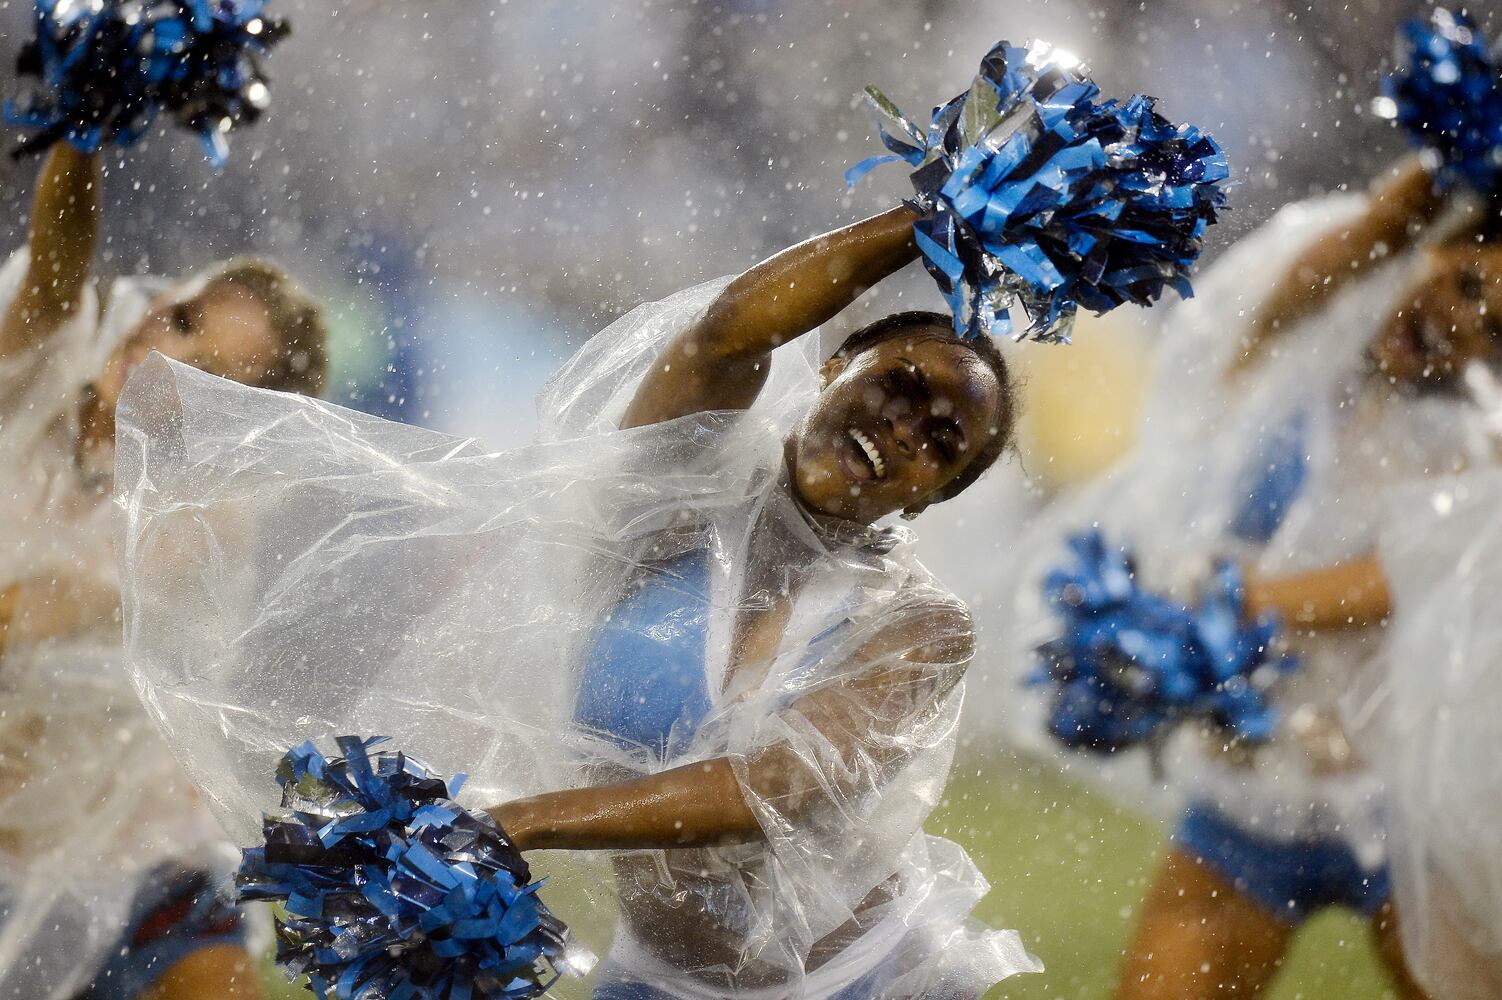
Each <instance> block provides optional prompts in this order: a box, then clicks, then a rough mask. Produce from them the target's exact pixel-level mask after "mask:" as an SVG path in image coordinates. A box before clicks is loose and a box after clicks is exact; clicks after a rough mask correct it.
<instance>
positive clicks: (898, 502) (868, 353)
mask: <svg viewBox="0 0 1502 1000" xmlns="http://www.w3.org/2000/svg"><path fill="white" fill-rule="evenodd" d="M824 377H825V380H826V381H825V386H824V390H823V392H821V393H820V395H819V400H818V402H817V403H816V404H815V405H814V407H813V409H812V410H810V411H809V413H808V414H807V416H805V417H804V419H803V422H802V424H801V425H800V426H799V428H798V430H797V431H795V432H794V434H793V436H792V438H791V439H790V440H789V442H788V445H789V448H788V450H789V465H790V468H791V471H792V474H793V480H794V483H795V488H796V489H797V490H798V494H799V496H800V498H801V499H802V500H803V502H804V503H806V504H807V505H808V506H810V507H812V508H813V509H814V510H817V511H820V512H822V513H825V514H830V515H832V516H835V517H841V518H845V519H847V520H852V521H861V522H864V523H868V524H869V523H871V522H873V521H875V520H877V519H878V518H881V517H884V516H886V515H887V514H891V513H895V512H896V511H899V510H905V509H908V508H921V507H923V506H924V504H925V503H927V502H929V501H930V499H931V498H933V497H934V496H935V494H937V493H939V492H940V491H941V490H942V489H943V488H944V487H945V486H946V485H948V484H949V483H950V482H952V481H953V480H954V479H955V477H957V476H958V475H960V473H961V472H963V471H964V469H965V467H966V466H967V465H968V464H969V463H970V462H971V461H972V460H973V459H974V457H975V456H976V455H977V454H979V453H980V452H981V450H982V446H983V445H984V444H985V443H986V442H987V440H988V439H989V438H990V437H991V435H992V434H994V433H996V427H995V425H996V422H997V414H998V412H999V411H1000V407H1001V402H1002V396H1001V386H1000V385H999V384H998V382H997V379H996V374H995V373H994V372H993V371H992V370H991V369H990V368H989V367H988V366H987V365H986V364H985V363H984V362H982V361H981V360H980V359H979V358H977V357H976V356H975V353H974V352H973V351H971V350H970V349H969V348H967V347H964V346H963V345H960V344H956V343H954V342H952V341H946V340H941V339H936V338H932V337H925V336H923V335H922V334H921V333H919V334H916V335H914V336H913V337H897V338H895V339H892V340H887V341H883V342H881V343H878V344H876V345H874V346H872V347H870V348H868V349H866V350H864V351H861V352H859V353H858V354H856V355H854V356H853V357H850V358H848V359H841V358H834V359H831V360H830V361H829V362H828V363H827V364H826V365H825V368H824Z"/></svg>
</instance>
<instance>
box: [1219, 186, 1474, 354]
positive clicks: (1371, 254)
mask: <svg viewBox="0 0 1502 1000" xmlns="http://www.w3.org/2000/svg"><path fill="white" fill-rule="evenodd" d="M1443 204H1444V199H1443V197H1442V196H1441V195H1440V194H1439V193H1438V192H1436V190H1435V188H1434V183H1433V181H1432V179H1431V178H1430V175H1429V172H1428V171H1427V170H1425V169H1424V167H1423V165H1422V164H1421V163H1420V162H1419V160H1418V158H1417V157H1409V158H1407V159H1404V160H1403V161H1402V162H1400V163H1399V164H1398V166H1397V167H1396V168H1394V169H1393V170H1392V171H1391V172H1390V173H1389V174H1387V175H1385V176H1384V177H1382V178H1380V179H1379V180H1378V181H1377V182H1376V183H1375V184H1373V186H1372V191H1371V197H1370V204H1369V207H1368V208H1367V211H1366V212H1365V213H1363V214H1362V216H1361V217H1360V218H1358V219H1356V220H1355V221H1354V222H1352V223H1351V224H1349V225H1343V226H1341V227H1340V228H1338V229H1334V230H1331V231H1330V232H1328V233H1326V234H1325V235H1324V236H1322V237H1321V238H1320V239H1319V240H1317V241H1316V242H1315V243H1314V244H1312V245H1311V246H1309V247H1308V248H1306V249H1305V250H1304V252H1303V253H1301V254H1300V255H1299V256H1298V257H1297V258H1296V259H1295V260H1294V262H1293V265H1292V266H1291V267H1290V268H1289V269H1288V271H1287V272H1286V273H1285V274H1284V275H1283V277H1282V278H1281V279H1280V280H1279V281H1278V283H1277V284H1276V285H1274V286H1273V288H1272V290H1271V291H1270V292H1269V293H1268V295H1267V297H1266V298H1265V299H1263V300H1262V303H1261V305H1259V306H1258V307H1257V312H1256V314H1255V315H1254V316H1253V318H1252V323H1251V328H1250V331H1249V333H1248V335H1247V340H1246V342H1245V343H1244V344H1243V345H1242V346H1243V350H1242V353H1241V355H1240V357H1239V358H1238V359H1237V360H1236V362H1235V363H1234V364H1232V365H1231V367H1230V369H1229V370H1228V372H1227V374H1228V375H1235V374H1236V373H1237V372H1239V371H1241V370H1242V369H1244V368H1247V367H1249V366H1251V364H1252V363H1253V362H1255V361H1256V360H1257V359H1258V358H1260V357H1261V356H1262V355H1263V353H1264V352H1265V351H1266V349H1267V348H1268V346H1269V345H1270V344H1271V343H1272V342H1273V341H1274V340H1276V339H1277V337H1278V335H1279V334H1280V333H1281V332H1282V331H1283V330H1286V329H1288V328H1289V327H1290V326H1292V325H1293V324H1294V323H1296V322H1298V321H1299V320H1301V319H1303V318H1304V317H1305V316H1308V315H1309V314H1310V313H1312V312H1314V311H1315V310H1316V309H1318V308H1319V307H1320V306H1321V305H1323V304H1324V303H1325V302H1328V301H1329V300H1330V298H1331V296H1333V295H1334V294H1335V293H1336V292H1338V291H1339V290H1340V289H1342V288H1344V287H1345V286H1346V285H1347V284H1348V283H1349V282H1350V281H1351V280H1352V279H1354V278H1357V277H1360V276H1364V275H1365V274H1367V273H1368V272H1369V271H1370V270H1371V269H1372V268H1373V267H1375V266H1377V265H1379V264H1380V263H1382V262H1383V261H1384V260H1386V259H1387V258H1388V257H1390V256H1392V255H1393V254H1396V253H1398V252H1400V251H1402V250H1404V249H1406V248H1407V247H1408V246H1409V245H1411V244H1412V243H1413V240H1414V238H1415V236H1416V235H1417V234H1418V232H1419V230H1420V229H1422V227H1423V226H1424V225H1425V224H1426V223H1428V222H1429V221H1430V220H1432V219H1433V218H1434V216H1435V215H1436V214H1438V212H1439V209H1440V208H1441V207H1442V206H1443Z"/></svg>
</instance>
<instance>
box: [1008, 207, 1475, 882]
mask: <svg viewBox="0 0 1502 1000" xmlns="http://www.w3.org/2000/svg"><path fill="white" fill-rule="evenodd" d="M1364 204H1365V202H1364V200H1363V199H1362V198H1359V197H1351V196H1337V197H1330V198H1325V199H1320V200H1316V201H1314V202H1310V203H1305V204H1299V205H1294V206H1290V207H1288V208H1286V209H1284V210H1283V211H1282V212H1280V213H1279V214H1278V215H1277V216H1276V217H1275V218H1274V219H1273V220H1272V221H1271V222H1270V223H1269V224H1268V225H1266V226H1265V227H1264V228H1263V229H1262V230H1261V231H1259V232H1258V233H1256V234H1254V235H1253V236H1251V237H1249V238H1248V239H1245V240H1243V241H1242V242H1241V243H1240V244H1238V245H1237V246H1236V247H1234V248H1233V249H1232V250H1230V251H1229V252H1228V253H1227V254H1226V255H1225V257H1224V258H1223V259H1222V260H1221V261H1219V262H1218V263H1217V264H1216V265H1215V266H1214V267H1213V268H1212V269H1211V270H1210V271H1209V272H1208V273H1207V274H1206V275H1205V277H1204V278H1203V279H1202V280H1201V281H1200V282H1198V284H1197V289H1196V291H1197V296H1196V298H1195V299H1194V300H1193V301H1191V302H1188V303H1186V304H1184V305H1183V306H1182V307H1180V308H1179V309H1177V310H1176V311H1175V312H1174V313H1173V314H1172V317H1171V319H1170V320H1169V322H1168V323H1167V325H1166V329H1165V330H1164V332H1163V342H1162V352H1163V354H1162V358H1161V361H1160V367H1159V373H1158V377H1157V384H1156V388H1155V389H1154V394H1153V399H1152V401H1151V402H1150V404H1149V406H1148V408H1147V411H1146V413H1145V418H1144V422H1143V425H1142V431H1141V436H1140V441H1141V443H1140V444H1139V446H1138V448H1137V450H1136V452H1135V453H1134V454H1133V455H1131V456H1130V457H1129V458H1128V459H1127V460H1126V461H1124V462H1123V463H1122V464H1121V465H1120V466H1118V467H1117V468H1116V469H1115V470H1113V471H1112V472H1110V473H1108V474H1107V475H1105V476H1103V477H1102V479H1101V480H1100V481H1098V482H1096V483H1093V484H1091V485H1089V486H1087V487H1086V488H1084V489H1081V490H1078V491H1075V492H1073V493H1070V494H1067V495H1065V496H1063V497H1061V498H1060V499H1059V500H1058V501H1056V502H1055V503H1054V504H1053V505H1052V506H1051V507H1050V508H1049V509H1048V510H1047V512H1046V513H1045V514H1043V515H1042V516H1041V517H1040V518H1039V519H1038V520H1037V521H1035V522H1034V524H1033V526H1032V528H1031V529H1030V530H1029V532H1028V537H1029V542H1028V546H1027V552H1026V554H1025V555H1024V556H1023V559H1022V565H1023V567H1024V571H1023V574H1022V583H1021V585H1020V586H1019V587H1017V588H1016V589H1015V590H1014V591H1013V595H1014V596H1013V597H1012V598H1011V599H1010V600H1011V602H1012V610H1013V613H1014V614H1015V615H1016V619H1015V620H1014V621H1013V622H1012V623H1011V624H1010V627H1008V628H1006V629H1004V630H1002V631H1001V641H1002V643H1003V644H1004V649H1002V650H1000V651H999V656H1000V660H1001V662H1003V663H1005V664H1007V666H1008V669H1010V670H1012V671H1013V672H1014V675H1015V676H1017V677H1018V678H1019V679H1020V678H1021V677H1022V676H1023V675H1024V673H1025V672H1026V671H1027V670H1029V669H1030V668H1031V665H1032V664H1033V663H1035V662H1036V660H1035V657H1034V655H1033V653H1032V645H1033V644H1034V643H1036V642H1037V641H1038V640H1040V639H1041V638H1043V637H1045V636H1046V635H1047V634H1048V632H1049V630H1050V629H1052V628H1054V627H1055V626H1054V625H1053V623H1052V620H1051V618H1050V614H1049V612H1048V611H1047V610H1046V609H1045V608H1044V607H1043V604H1042V598H1041V588H1040V581H1041V579H1042V576H1043V574H1044V572H1046V570H1047V569H1048V568H1049V567H1051V566H1054V565H1057V564H1059V563H1060V562H1061V561H1062V560H1063V556H1064V547H1063V543H1064V539H1065V538H1066V537H1068V536H1069V535H1071V534H1074V533H1076V532H1079V531H1083V530H1087V529H1089V528H1090V527H1091V526H1092V525H1095V524H1098V525H1099V526H1100V527H1101V529H1102V530H1103V531H1104V533H1105V535H1106V538H1107V540H1108V541H1109V542H1112V543H1116V544H1123V545H1127V546H1130V547H1132V548H1133V549H1134V550H1135V553H1136V555H1137V557H1138V569H1139V574H1140V579H1141V580H1142V582H1143V585H1144V586H1146V587H1148V588H1150V589H1154V590H1160V591H1167V592H1169V593H1172V594H1174V595H1175V596H1177V597H1179V598H1180V599H1183V600H1186V601H1188V600H1192V599H1193V598H1194V597H1195V595H1196V591H1197V588H1198V586H1199V585H1200V583H1201V581H1203V580H1204V579H1205V578H1206V577H1207V576H1208V573H1209V569H1210V566H1211V564H1212V562H1213V560H1215V559H1216V558H1231V559H1235V560H1237V561H1239V562H1241V563H1243V564H1244V565H1247V566H1249V567H1250V568H1251V569H1252V571H1253V572H1255V573H1256V574H1258V575H1261V576H1277V575H1282V574H1286V573H1294V572H1298V571H1301V570H1306V569H1313V568H1317V567H1322V566H1327V565H1330V564H1334V563H1337V562H1340V561H1342V560H1346V559H1351V558H1356V557H1361V556H1364V555H1369V554H1371V553H1373V552H1374V551H1375V549H1376V544H1377V536H1378V531H1379V528H1380V526H1381V524H1382V522H1383V517H1384V510H1385V506H1384V504H1385V500H1384V498H1385V496H1386V491H1387V490H1388V489H1389V488H1390V487H1393V486H1396V485H1398V484H1402V483H1405V482H1407V481H1409V480H1411V479H1414V478H1423V477H1427V476H1432V475H1443V474H1447V473H1451V472H1454V471H1456V470H1458V469H1463V468H1470V467H1474V466H1476V465H1478V464H1481V465H1485V464H1488V463H1490V462H1491V461H1493V459H1494V457H1495V451H1494V448H1493V445H1492V442H1491V439H1490V436H1489V435H1488V434H1487V433H1486V431H1485V429H1484V426H1483V424H1484V422H1485V421H1484V414H1483V411H1482V410H1481V409H1480V408H1479V407H1477V406H1476V405H1475V404H1473V403H1472V402H1471V401H1470V400H1469V399H1467V398H1465V397H1464V396H1463V395H1462V394H1458V393H1436V394H1430V395H1424V396H1412V397H1406V396H1401V395H1398V394H1392V393H1389V392H1388V391H1387V390H1386V388H1385V386H1383V385H1381V384H1379V382H1378V380H1376V379H1372V378H1370V377H1369V376H1368V375H1367V374H1366V371H1367V365H1366V361H1365V351H1366V348H1367V346H1368V344H1369V342H1370V341H1371V340H1372V338H1373V337H1374V336H1375V335H1376V333H1377V332H1378V331H1379V330H1380V329H1381V327H1382V325H1383V324H1384V323H1385V322H1386V320H1387V318H1388V317H1389V316H1390V315H1391V314H1392V312H1393V310H1394V309H1395V308H1396V304H1397V302H1398V298H1399V296H1400V295H1401V294H1402V293H1403V292H1404V290H1405V289H1406V288H1407V287H1408V286H1409V283H1410V282H1411V281H1412V280H1413V279H1414V277H1415V276H1416V274H1417V272H1418V268H1419V266H1420V264H1421V262H1422V251H1421V250H1415V251H1411V252H1408V253H1405V254H1402V255H1399V256H1398V257H1397V258H1396V259H1395V260H1393V261H1391V262H1388V263H1386V264H1383V265H1381V266H1379V267H1377V268H1374V270H1373V272H1372V273H1371V275H1370V276H1368V277H1366V278H1364V279H1362V280H1359V281H1357V282H1354V283H1353V284H1352V286H1351V287H1349V288H1347V289H1345V290H1344V291H1341V292H1339V293H1338V294H1336V295H1335V296H1334V297H1333V298H1332V300H1331V301H1330V302H1329V303H1328V304H1326V305H1325V306H1324V307H1323V308H1322V309H1320V310H1318V311H1317V312H1315V313H1314V314H1312V315H1310V316H1309V317H1307V318H1306V319H1303V320H1301V321H1299V322H1298V323H1296V324H1295V325H1294V327H1293V328H1291V329H1289V330H1287V331H1285V332H1284V333H1283V334H1282V335H1281V336H1280V339H1279V341H1278V342H1277V343H1276V345H1274V346H1273V348H1272V349H1271V350H1270V351H1268V352H1267V354H1266V356H1264V357H1263V358H1262V359H1261V360H1260V361H1259V362H1257V364H1256V365H1255V367H1253V368H1251V369H1249V370H1248V371H1246V372H1243V373H1242V374H1241V375H1240V376H1239V377H1227V374H1226V373H1227V371H1228V367H1229V365H1230V362H1231V360H1232V359H1233V357H1235V355H1236V354H1237V353H1238V352H1239V351H1240V349H1241V344H1242V343H1243V339H1244V337H1245V334H1246V331H1247V329H1248V326H1249V324H1250V322H1251V318H1252V316H1253V314H1254V312H1255V310H1256V308H1257V306H1258V305H1259V303H1260V300H1261V296H1262V295H1263V294H1265V292H1266V291H1267V290H1268V289H1270V288H1272V287H1273V285H1274V284H1275V282H1277V281H1278V280H1279V279H1280V278H1281V277H1282V276H1283V275H1284V274H1285V272H1286V271H1287V270H1288V268H1289V267H1290V266H1291V264H1292V262H1293V260H1294V258H1295V257H1296V256H1297V255H1298V253H1300V252H1301V251H1302V250H1303V249H1304V248H1305V247H1306V246H1308V245H1309V244H1310V243H1311V242H1312V241H1313V240H1315V239H1317V238H1318V237H1319V236H1321V235H1322V234H1324V233H1326V232H1328V231H1329V230H1330V229H1332V228H1333V227H1335V226H1337V225H1338V224H1340V223H1341V222H1343V221H1346V220H1349V219H1352V218H1353V217H1354V216H1355V215H1356V214H1357V213H1359V212H1360V211H1361V210H1362V208H1363V207H1364ZM1003 603H1005V602H1003ZM1284 635H1285V638H1286V641H1287V644H1288V646H1289V649H1290V652H1292V653H1293V654H1294V655H1296V656H1297V657H1299V659H1300V660H1301V661H1302V663H1303V667H1302V669H1301V670H1300V671H1298V672H1297V673H1295V674H1292V675H1290V676H1289V677H1287V678H1286V679H1284V680H1281V681H1279V682H1277V687H1276V689H1275V692H1274V699H1275V702H1276V705H1277V708H1278V711H1279V713H1280V725H1279V731H1278V733H1277V734H1276V735H1275V736H1274V738H1273V740H1272V741H1271V743H1270V744H1269V745H1266V746H1263V747H1260V748H1258V749H1256V750H1255V752H1253V753H1251V754H1250V755H1246V756H1243V755H1241V754H1237V755H1236V756H1234V757H1233V756H1232V755H1231V754H1228V753H1226V752H1224V751H1223V750H1222V749H1221V745H1222V743H1223V740H1222V739H1220V738H1217V737H1216V736H1215V735H1214V734H1205V733H1204V732H1203V731H1202V730H1201V729H1200V728H1199V727H1196V726H1193V725H1189V726H1183V727H1181V728H1180V730H1179V731H1178V732H1177V733H1176V734H1175V735H1174V737H1173V738H1172V740H1171V741H1170V742H1169V743H1168V745H1167V746H1166V747H1164V748H1163V750H1162V754H1161V761H1162V764H1163V771H1162V773H1161V774H1153V773H1151V771H1150V768H1149V764H1150V759H1149V756H1148V754H1147V753H1146V752H1145V751H1136V752H1130V753H1124V754H1121V755H1119V756H1118V757H1116V758H1110V759H1105V760H1104V761H1102V760H1101V759H1100V758H1096V757H1090V756H1087V755H1084V754H1071V755H1067V756H1065V759H1066V760H1067V763H1066V766H1067V767H1069V768H1070V769H1073V770H1078V771H1080V772H1081V773H1083V774H1084V775H1085V776H1087V777H1089V778H1091V779H1095V778H1102V777H1103V778H1104V779H1105V780H1104V787H1105V788H1106V790H1107V791H1108V793H1110V794H1113V795H1115V796H1116V797H1118V798H1119V799H1123V800H1125V802H1126V803H1127V804H1129V805H1133V806H1137V807H1142V808H1148V809H1150V810H1153V811H1155V812H1158V813H1160V814H1165V815H1166V814H1171V813H1172V812H1173V811H1174V810H1176V809H1177V808H1179V807H1181V806H1182V804H1183V802H1184V800H1185V798H1186V797H1188V798H1193V799H1194V800H1196V801H1198V802H1200V803H1202V804H1207V805H1210V806H1213V807H1214V808H1215V809H1216V810H1217V811H1219V812H1220V813H1221V814H1222V815H1224V816H1226V817H1227V818H1228V819H1230V820H1231V821H1232V822H1234V823H1236V824H1237V825H1239V826H1241V827H1243V828H1244V829H1247V830H1248V831H1251V832H1254V833H1256V834H1258V835H1260V836H1264V837H1268V838H1272V839H1277V840H1287V841H1292V840H1295V839H1306V838H1317V839H1333V840H1339V841H1343V842H1345V843H1346V844H1348V845H1349V846H1350V847H1351V848H1352V850H1353V851H1354V852H1355V854H1356V857H1357V858H1358V860H1359V861H1360V862H1361V864H1362V865H1363V866H1364V867H1365V868H1367V869H1368V870H1376V869H1377V868H1378V867H1380V866H1381V864H1382V863H1383V860H1384V846H1383V838H1384V830H1383V822H1382V817H1381V807H1382V801H1381V800H1382V796H1381V784H1382V783H1381V780H1380V778H1379V777H1378V775H1377V774H1376V773H1374V772H1373V770H1372V769H1371V768H1370V767H1369V766H1367V762H1366V761H1364V760H1363V757H1362V755H1361V754H1360V753H1359V752H1356V753H1352V752H1350V750H1349V744H1348V742H1347V741H1346V740H1345V739H1344V738H1341V737H1339V736H1338V735H1337V736H1336V738H1335V739H1333V740H1330V739H1324V740H1319V741H1315V740H1310V739H1306V738H1304V737H1302V736H1300V735H1299V734H1300V733H1301V732H1302V733H1311V732H1329V731H1330V730H1329V729H1326V728H1324V727H1323V726H1321V725H1311V723H1323V722H1328V723H1329V724H1331V725H1333V726H1334V731H1335V732H1336V733H1337V734H1338V733H1339V732H1340V730H1341V729H1342V728H1343V727H1345V726H1346V725H1347V721H1346V720H1345V719H1344V718H1343V716H1344V715H1345V714H1346V712H1347V706H1348V705H1351V704H1355V703H1357V702H1359V701H1360V699H1361V698H1362V697H1364V694H1363V693H1362V692H1365V691H1368V690H1369V689H1370V687H1371V685H1374V684H1376V683H1378V682H1379V680H1380V669H1377V668H1373V667H1372V666H1371V663H1372V661H1373V659H1374V657H1375V655H1376V654H1377V652H1378V651H1379V649H1380V646H1381V642H1382V630H1381V629H1380V628H1368V629H1357V630H1348V631H1344V632H1339V633H1335V632H1328V631H1326V632H1319V633H1310V632H1303V631H1300V630H1296V629H1287V628H1285V630H1284ZM979 655H981V656H986V655H994V654H993V651H990V650H986V649H982V650H981V651H980V653H979ZM1353 692H1355V693H1354V694H1353ZM1045 701H1046V695H1045V693H1044V692H1043V691H1041V690H1039V691H1034V692H1029V693H1028V694H1027V695H1026V696H1025V697H1023V698H1021V699H1019V702H1020V703H1021V705H1020V706H1019V711H1018V712H1017V713H1016V718H1017V726H1016V730H1015V731H1016V732H1017V734H1018V737H1019V738H1020V739H1021V740H1023V741H1025V742H1027V743H1029V744H1030V745H1032V746H1034V747H1038V748H1040V749H1044V750H1045V752H1048V753H1056V752H1057V751H1055V750H1054V749H1053V748H1051V747H1048V746H1047V742H1046V741H1047V737H1046V735H1045V730H1044V723H1043V718H1044V712H1045V711H1046V710H1047V706H1046V704H1045ZM1343 702H1344V703H1347V704H1343ZM1097 765H1099V766H1097Z"/></svg>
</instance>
